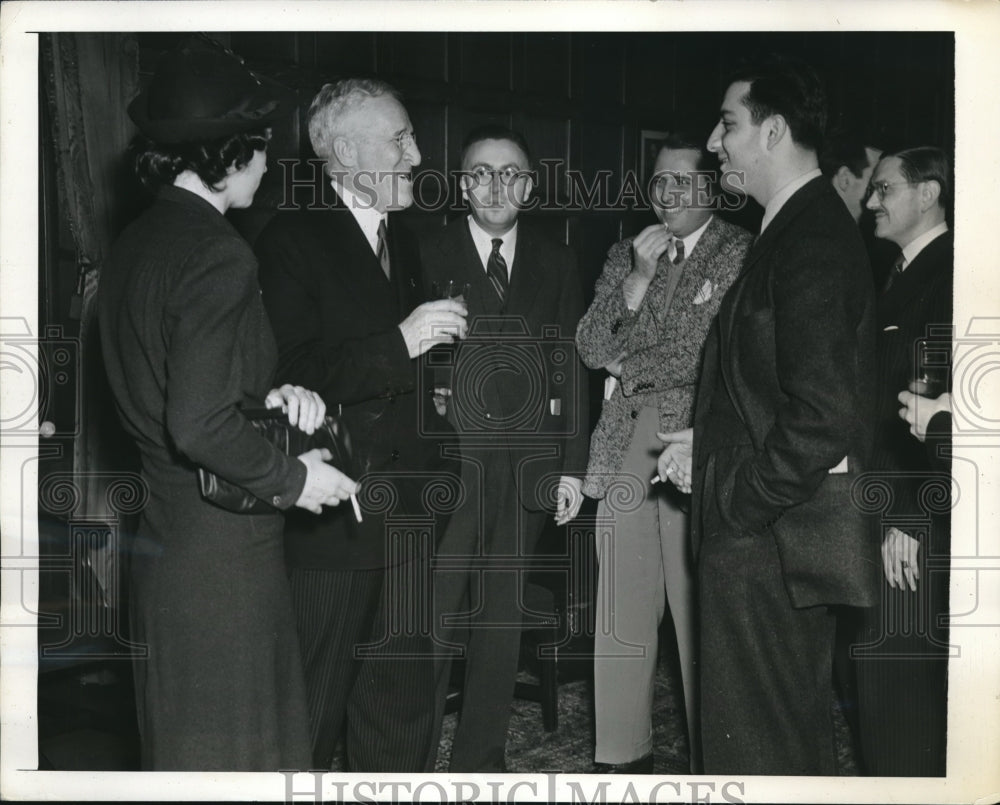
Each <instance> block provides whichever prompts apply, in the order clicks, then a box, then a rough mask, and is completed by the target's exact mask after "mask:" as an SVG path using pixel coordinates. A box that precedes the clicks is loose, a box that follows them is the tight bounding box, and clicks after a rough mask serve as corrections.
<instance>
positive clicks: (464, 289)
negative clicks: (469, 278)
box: [431, 280, 469, 302]
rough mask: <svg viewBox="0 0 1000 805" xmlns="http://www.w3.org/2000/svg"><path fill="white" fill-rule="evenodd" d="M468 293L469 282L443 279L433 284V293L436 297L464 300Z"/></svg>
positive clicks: (457, 300)
mask: <svg viewBox="0 0 1000 805" xmlns="http://www.w3.org/2000/svg"><path fill="white" fill-rule="evenodd" d="M468 293H469V283H467V282H457V281H456V280H442V281H441V282H434V283H432V284H431V295H432V296H433V297H434V298H435V299H454V300H455V301H456V302H464V301H465V297H466V295H467V294H468Z"/></svg>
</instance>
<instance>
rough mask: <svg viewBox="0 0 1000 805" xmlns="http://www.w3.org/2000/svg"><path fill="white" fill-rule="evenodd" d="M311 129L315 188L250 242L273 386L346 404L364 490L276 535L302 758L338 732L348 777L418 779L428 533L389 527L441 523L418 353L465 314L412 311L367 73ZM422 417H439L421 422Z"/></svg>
mask: <svg viewBox="0 0 1000 805" xmlns="http://www.w3.org/2000/svg"><path fill="white" fill-rule="evenodd" d="M308 126H309V139H310V141H311V143H312V146H313V150H314V151H315V152H316V154H317V155H318V156H319V157H320V158H321V159H322V160H323V163H324V181H323V182H322V186H321V187H320V188H314V187H311V186H305V187H302V188H300V189H301V191H302V192H303V197H295V198H286V199H285V200H284V204H283V207H284V208H286V209H287V208H288V207H293V208H294V209H291V210H287V211H283V212H279V213H278V215H277V216H275V218H274V219H273V220H272V221H271V222H270V223H269V224H268V226H267V227H266V228H265V229H264V231H263V232H262V234H261V235H260V237H259V238H258V240H257V244H256V250H257V255H258V258H259V261H260V265H261V288H262V291H263V296H264V304H265V307H266V308H267V312H268V314H269V316H270V319H271V323H272V325H273V328H274V333H275V337H276V340H277V342H278V350H279V361H278V377H279V378H282V380H281V381H280V382H293V383H296V384H303V383H305V384H308V387H309V388H314V389H316V390H317V391H318V392H319V393H320V394H321V395H322V396H323V399H324V400H325V401H326V406H327V410H333V411H337V410H340V411H342V419H343V421H344V423H345V424H346V426H347V428H348V430H349V433H350V438H351V442H352V449H353V461H354V463H355V466H356V470H357V474H358V476H359V477H361V478H364V479H365V480H364V481H363V482H362V483H361V493H359V500H360V509H361V512H360V514H361V519H360V522H355V514H354V513H353V512H351V511H350V507H341V508H346V509H347V511H340V512H337V513H334V514H332V515H330V516H325V517H320V518H315V519H314V520H312V521H310V522H302V521H296V520H292V519H289V521H288V524H287V528H286V559H287V562H288V565H289V573H290V578H291V586H292V595H293V599H294V603H295V608H296V617H297V621H298V630H299V637H300V640H301V643H302V657H303V665H304V668H305V676H306V688H307V694H308V698H309V708H310V715H311V718H312V741H313V762H314V764H315V767H316V768H330V766H331V762H332V757H333V755H334V750H335V748H336V745H337V743H338V741H339V740H340V739H341V738H342V737H344V733H345V725H346V738H345V744H346V760H347V765H348V767H349V769H350V770H351V771H370V772H420V771H424V770H426V769H427V768H428V767H429V765H430V764H433V760H434V755H435V753H436V750H437V744H436V735H435V729H434V713H433V708H432V707H430V703H431V702H432V701H433V697H434V690H435V677H434V662H433V647H432V645H431V643H430V635H429V630H427V629H426V628H422V627H421V624H424V623H425V622H426V620H427V617H429V613H427V612H423V611H422V610H421V609H420V607H422V606H426V601H427V590H428V588H429V584H430V579H429V574H428V573H427V571H426V570H425V569H423V568H425V567H426V562H425V560H426V558H427V555H429V552H430V548H431V546H430V545H429V544H424V545H422V546H421V544H420V541H421V540H422V539H423V540H424V542H425V543H426V542H429V541H430V540H431V539H433V536H434V535H433V531H432V532H431V533H430V534H429V535H428V534H426V533H421V532H420V529H418V530H417V531H416V532H413V529H412V528H411V529H410V531H411V532H413V533H414V536H415V543H408V542H407V541H406V540H407V537H406V530H405V529H404V530H401V529H399V528H398V527H396V525H395V524H397V523H399V522H400V519H399V518H401V517H402V518H410V520H406V522H410V521H411V520H412V519H413V518H418V519H419V520H420V521H421V522H425V521H427V519H428V517H430V518H432V519H433V518H434V516H435V514H436V513H435V512H434V511H428V504H427V497H426V495H425V494H424V492H425V488H426V487H427V485H428V484H429V483H433V479H434V478H435V477H439V476H440V474H441V473H442V472H445V471H446V470H447V467H446V466H445V465H444V464H443V463H442V459H441V449H440V448H441V444H440V441H441V439H440V438H438V436H436V435H435V434H436V433H440V434H441V435H446V434H447V432H448V426H447V423H446V422H445V420H444V419H443V418H442V417H438V416H437V415H436V414H434V413H433V408H432V407H431V406H429V405H425V404H424V401H425V397H426V395H425V394H423V393H421V392H422V390H421V389H419V386H420V383H421V378H422V377H423V376H424V375H423V374H422V372H421V371H420V366H419V360H420V358H421V356H422V355H423V354H424V353H425V352H427V351H428V350H429V349H430V348H431V347H432V346H434V345H436V344H442V343H449V342H451V341H453V340H456V339H460V338H463V337H464V336H465V329H466V328H465V314H466V308H465V305H464V304H463V303H462V302H461V301H457V300H452V299H446V300H437V301H432V302H423V295H422V289H423V284H424V283H423V278H422V275H421V270H420V264H419V257H418V252H417V246H416V242H415V240H414V239H413V238H412V236H411V235H409V234H408V232H407V231H406V229H405V228H404V226H403V225H402V222H401V221H399V220H398V219H397V218H396V214H395V211H396V210H402V209H405V208H406V207H409V206H410V205H411V204H412V203H413V192H412V184H413V181H412V170H413V168H415V167H416V166H417V165H419V164H420V161H421V156H420V149H419V148H418V147H417V144H416V140H415V138H414V134H413V128H412V126H411V124H410V118H409V116H408V115H407V112H406V109H405V107H404V106H403V104H402V103H401V101H400V97H399V95H398V93H397V92H396V91H395V90H394V89H393V88H392V87H390V86H389V85H388V84H385V83H384V82H382V81H378V80H373V79H345V80H342V81H339V82H337V83H336V84H327V85H326V86H324V87H323V89H322V90H321V91H320V92H319V94H318V95H317V96H316V97H315V99H314V100H313V102H312V104H311V106H310V108H309V114H308ZM428 409H429V410H430V412H431V413H430V416H431V417H433V419H434V420H437V421H436V422H427V421H425V420H424V419H423V418H422V417H423V415H424V413H425V412H426V411H427V410H428ZM456 483H457V481H456ZM366 489H367V490H368V493H367V494H366ZM443 525H444V517H443V516H438V517H437V521H436V526H435V527H436V529H439V530H443ZM422 615H423V616H422ZM404 620H405V624H404V625H403V626H402V627H400V623H402V622H403V621H404ZM397 627H399V628H397Z"/></svg>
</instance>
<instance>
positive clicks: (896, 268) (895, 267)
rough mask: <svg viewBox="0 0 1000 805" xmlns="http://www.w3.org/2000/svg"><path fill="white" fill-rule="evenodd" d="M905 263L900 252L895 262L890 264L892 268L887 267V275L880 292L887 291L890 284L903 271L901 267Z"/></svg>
mask: <svg viewBox="0 0 1000 805" xmlns="http://www.w3.org/2000/svg"><path fill="white" fill-rule="evenodd" d="M905 265H906V260H905V258H904V257H903V254H902V252H900V254H899V256H898V257H897V258H896V260H895V262H894V263H893V264H892V268H890V269H889V276H888V277H887V278H886V280H885V286H884V287H883V288H882V293H888V292H889V289H890V288H891V287H892V284H893V283H894V282H895V281H896V279H897V278H898V277H899V275H900V274H902V273H903V267H904V266H905Z"/></svg>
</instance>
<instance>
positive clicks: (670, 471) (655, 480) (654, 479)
mask: <svg viewBox="0 0 1000 805" xmlns="http://www.w3.org/2000/svg"><path fill="white" fill-rule="evenodd" d="M673 474H674V468H673V467H667V470H666V472H665V473H664V475H673ZM649 483H650V484H658V483H660V476H659V475H654V476H653V477H652V478H650V479H649Z"/></svg>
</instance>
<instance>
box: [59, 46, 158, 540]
mask: <svg viewBox="0 0 1000 805" xmlns="http://www.w3.org/2000/svg"><path fill="white" fill-rule="evenodd" d="M40 40H41V41H40V52H41V72H42V77H43V80H44V86H45V99H46V103H47V104H48V112H49V114H48V115H47V117H48V119H49V120H50V121H51V125H52V132H51V134H52V141H53V142H54V144H55V152H56V159H55V161H56V172H57V176H58V196H59V205H60V208H61V211H62V213H63V215H64V216H65V219H66V220H67V221H68V224H69V229H70V231H71V233H72V238H73V241H74V242H73V248H74V250H75V252H76V254H77V261H78V267H79V269H80V273H81V275H82V276H83V287H82V290H83V294H82V305H81V306H80V307H79V315H80V331H79V332H80V336H79V337H80V377H79V378H78V392H77V393H78V394H79V397H80V399H79V402H80V408H79V411H80V427H79V433H78V435H77V436H76V438H75V439H74V444H73V477H74V486H75V487H76V489H77V492H78V496H79V497H78V505H77V506H76V508H75V509H74V511H73V512H72V516H73V517H74V518H85V519H107V520H110V521H114V520H116V519H117V515H118V513H116V512H114V511H112V509H113V501H111V500H109V499H108V491H109V488H110V487H111V485H112V483H113V481H114V474H115V473H116V472H121V471H122V470H128V469H132V468H133V467H131V466H130V464H131V461H132V458H131V455H132V454H131V449H130V444H129V442H130V440H129V439H127V438H126V437H125V435H124V434H123V432H122V431H121V429H120V426H119V424H118V422H117V419H116V415H115V410H114V403H113V400H112V398H111V395H110V392H109V390H108V387H107V382H106V380H105V376H104V367H103V364H102V362H101V351H100V341H99V336H98V331H97V320H96V306H95V300H96V293H97V287H98V283H99V281H100V274H101V266H102V265H103V263H104V260H105V258H106V256H107V254H108V251H109V248H110V246H111V243H112V242H113V240H114V238H115V237H116V236H117V234H118V232H119V231H120V229H121V227H122V225H123V223H124V213H125V210H127V209H130V208H134V206H135V205H134V204H133V203H132V202H134V199H135V195H136V190H135V186H134V182H132V181H131V179H130V177H129V168H128V166H127V165H126V164H125V163H126V160H125V158H124V152H125V149H126V146H127V145H128V142H129V140H130V139H131V137H132V135H133V134H134V132H135V129H134V127H133V125H132V123H131V121H130V120H129V118H128V116H127V114H126V106H127V103H128V101H129V100H130V99H131V98H132V97H134V96H135V95H136V93H137V92H138V89H139V49H138V45H137V43H136V38H135V35H134V34H126V33H120V34H119V33H115V34H74V33H58V34H42V35H41V36H40ZM64 309H65V308H64ZM48 323H57V324H58V323H61V322H48Z"/></svg>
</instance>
